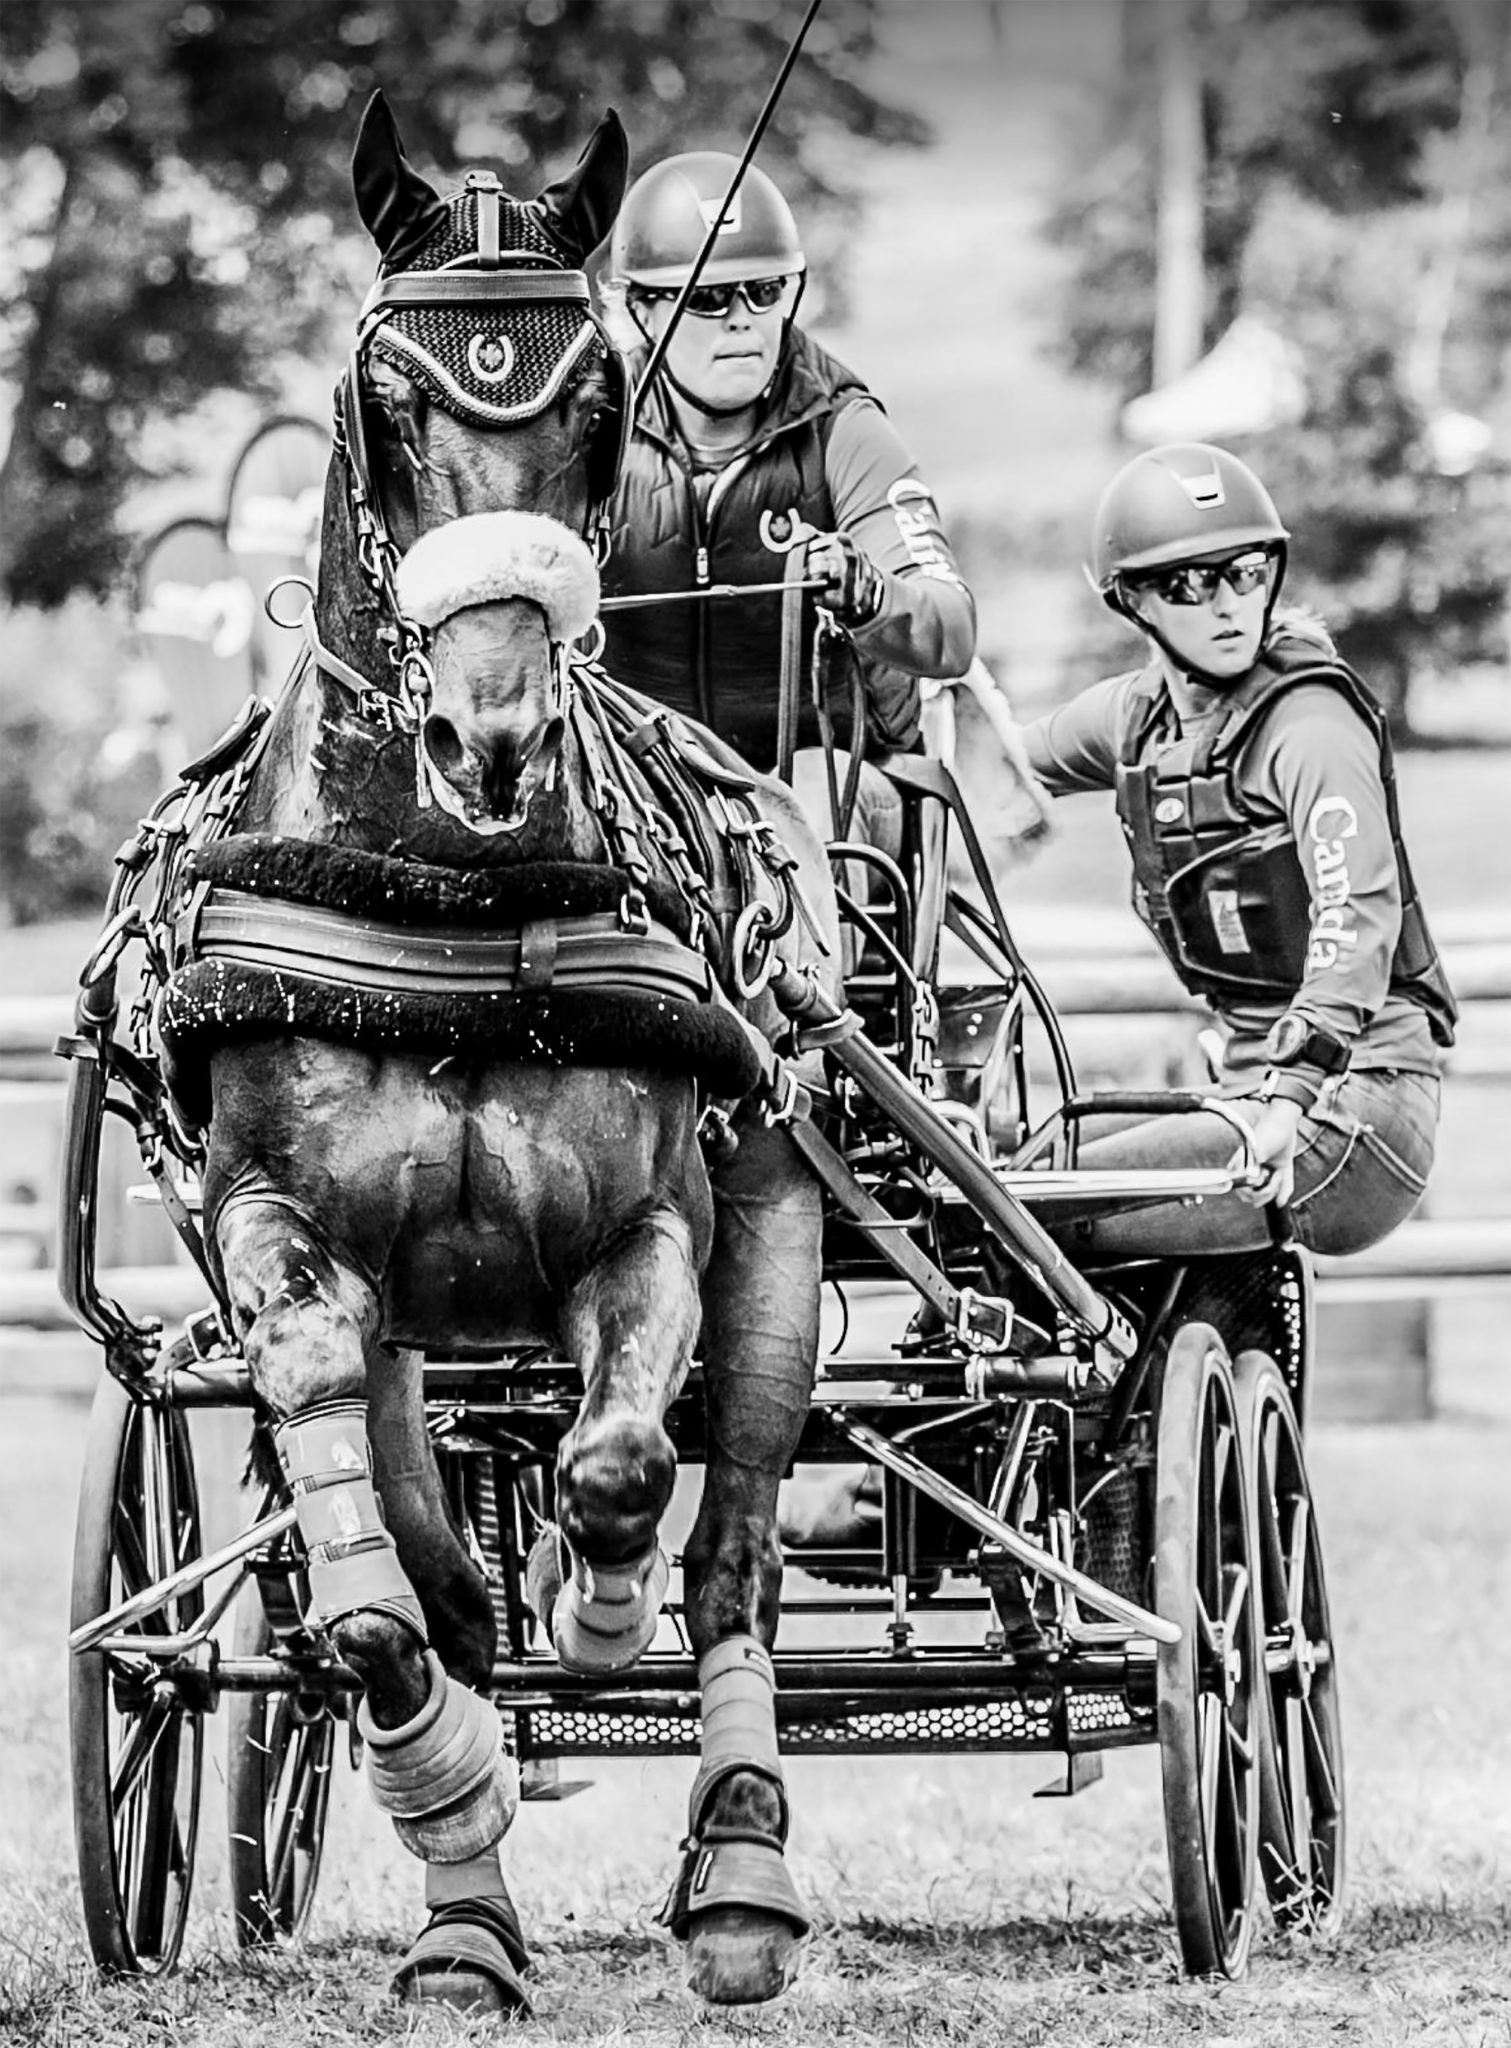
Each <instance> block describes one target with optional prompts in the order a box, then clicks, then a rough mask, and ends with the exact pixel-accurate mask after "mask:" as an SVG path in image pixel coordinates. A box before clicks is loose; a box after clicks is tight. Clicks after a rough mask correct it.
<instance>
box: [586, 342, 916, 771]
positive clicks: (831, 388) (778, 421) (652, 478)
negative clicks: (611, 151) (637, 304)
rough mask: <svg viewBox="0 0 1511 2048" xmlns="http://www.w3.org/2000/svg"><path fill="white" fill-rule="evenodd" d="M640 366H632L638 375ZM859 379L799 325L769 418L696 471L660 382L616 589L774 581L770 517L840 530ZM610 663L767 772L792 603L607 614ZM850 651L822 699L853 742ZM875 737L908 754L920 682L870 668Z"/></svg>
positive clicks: (630, 467) (778, 571)
mask: <svg viewBox="0 0 1511 2048" xmlns="http://www.w3.org/2000/svg"><path fill="white" fill-rule="evenodd" d="M643 367H644V364H643V361H641V360H639V359H637V360H636V361H635V362H634V363H633V364H632V370H631V375H632V379H633V377H634V376H636V375H638V374H639V372H640V370H642V369H643ZM870 396H871V394H870V393H869V392H868V391H867V389H866V387H865V385H864V384H862V383H861V382H860V380H859V379H858V378H857V377H855V376H853V375H852V373H851V372H850V371H848V370H847V369H845V368H844V366H843V365H842V364H841V363H838V362H836V361H835V360H834V358H833V357H832V356H829V355H826V354H825V352H824V351H823V350H822V349H821V348H819V347H818V345H817V344H816V343H815V342H813V341H811V340H809V338H808V337H807V336H806V335H805V334H803V333H802V332H801V331H800V330H798V329H793V330H792V332H791V333H790V335H789V337H788V342H787V347H786V350H785V353H784V357H783V363H782V367H781V369H780V371H779V372H778V375H777V380H776V384H775V386H774V389H773V392H772V395H771V397H770V399H769V400H768V401H767V405H766V409H765V414H764V418H763V424H762V426H761V429H760V431H759V432H758V434H757V436H756V438H755V440H754V441H753V442H752V444H751V446H750V447H749V448H747V449H745V450H743V451H742V452H741V453H740V454H739V455H737V456H735V457H734V459H733V460H732V461H731V462H729V463H727V464H726V465H725V466H724V467H723V468H722V469H720V470H718V471H716V472H713V473H712V474H711V475H709V474H706V473H705V475H704V476H702V477H701V478H700V477H698V476H697V475H696V474H695V472H694V470H693V468H692V466H691V463H690V461H689V458H688V455H687V453H686V450H685V449H684V447H683V446H682V443H681V440H680V438H679V436H678V435H677V433H676V431H675V429H674V427H673V425H672V422H671V418H670V415H669V413H668V411H667V407H666V402H665V399H664V397H663V395H662V393H661V392H660V391H659V390H656V391H654V392H653V393H652V394H651V398H650V401H649V403H648V405H647V407H646V409H645V411H644V413H643V414H642V416H641V418H640V420H639V422H638V423H637V425H636V429H635V432H634V434H633V435H632V436H631V439H630V445H629V448H628V450H627V452H626V457H625V463H624V469H623V472H622V475H621V478H620V484H619V489H618V493H617V495H616V497H615V500H614V517H613V543H612V547H611V550H610V554H609V559H608V562H607V563H606V565H605V567H604V571H603V594H604V596H605V597H617V596H640V595H643V594H645V593H648V592H660V591H665V592H677V591H687V590H696V589H699V588H707V587H708V586H709V585H711V584H720V583H733V584H748V583H774V582H779V581H780V580H781V576H782V563H783V557H782V556H781V555H780V554H778V553H776V552H775V551H773V550H772V549H770V548H768V547H766V545H765V544H764V542H763V541H762V540H761V536H760V527H761V515H762V513H763V512H770V513H772V514H773V515H776V514H780V513H786V512H789V511H792V510H793V509H794V508H795V509H796V510H797V512H798V513H799V514H800V516H801V517H802V518H803V519H805V520H807V521H808V522H809V523H810V524H811V525H813V526H815V527H817V528H818V529H819V530H820V531H821V532H825V533H828V532H832V530H833V527H834V518H835V514H834V505H833V501H832V499H831V496H830V492H829V486H828V482H827V480H826V477H825V469H824V457H825V452H826V450H827V448H828V444H829V435H830V432H831V430H832V428H833V425H834V421H835V419H836V417H837V416H838V414H839V413H840V412H841V411H842V410H843V409H844V407H845V406H846V405H847V404H851V403H854V402H855V401H857V400H860V399H866V400H869V399H870ZM804 613H805V620H804V645H803V652H802V670H801V673H802V676H803V684H802V688H801V692H800V707H801V708H800V716H799V723H798V733H797V742H798V745H799V746H816V745H817V744H818V743H819V738H820V733H819V726H818V721H817V716H816V713H815V711H814V708H813V704H812V699H811V692H810V691H809V688H808V684H807V678H808V676H809V673H810V664H811V659H812V645H813V634H814V625H815V620H814V616H813V607H812V606H811V605H809V606H805V607H804ZM603 625H604V631H605V634H606V641H605V647H604V653H603V664H604V667H605V668H606V669H607V670H608V672H609V673H610V675H612V676H613V677H614V678H615V679H616V680H617V681H619V682H622V683H627V684H629V685H630V686H631V688H633V689H637V690H642V691H644V693H645V694H646V695H647V696H649V697H654V698H655V699H656V700H657V701H658V702H659V703H662V704H668V705H670V706H671V707H672V709H673V710H675V711H680V712H683V713H685V714H686V715H687V716H689V717H692V718H697V719H701V720H702V721H703V723H704V724H705V725H708V726H711V727H712V728H713V730H714V731H715V732H716V733H718V735H719V737H720V738H721V739H723V740H725V741H726V742H727V743H728V744H729V745H730V746H732V747H735V748H736V749H738V751H739V752H740V753H741V754H743V755H744V757H745V758H746V759H747V760H748V761H749V762H750V763H751V765H752V766H753V767H756V768H760V769H769V768H770V767H771V766H772V765H773V763H774V762H775V760H776V757H777V710H778V685H779V679H780V675H781V660H782V655H781V648H782V600H781V597H780V596H779V595H771V596H767V597H752V598H743V597H742V598H714V599H709V600H708V601H706V602H703V603H699V602H696V601H691V602H689V601H688V600H686V599H683V600H682V601H680V602H672V603H669V604H658V605H644V606H637V607H635V608H633V609H631V610H628V611H622V612H607V613H605V614H604V618H603ZM855 661H856V656H855V654H854V651H853V650H852V649H851V648H849V647H848V645H846V646H845V647H844V648H843V649H842V651H841V652H840V653H839V655H838V658H837V659H836V660H834V661H833V662H832V663H831V664H830V665H829V666H830V675H829V677H828V685H827V689H826V702H827V704H828V707H829V710H830V713H831V716H832V718H833V722H834V729H835V738H836V741H837V742H838V744H839V745H841V746H845V745H848V743H849V737H850V704H851V696H852V689H851V679H852V674H853V664H854V663H855ZM864 682H865V688H866V714H867V731H868V733H869V735H870V737H871V739H872V740H873V742H874V743H875V744H876V745H878V746H880V747H889V748H898V749H907V748H909V747H911V746H912V745H913V744H914V743H915V741H916V740H917V737H918V730H919V715H920V711H919V707H920V696H919V687H918V681H917V678H916V677H914V676H910V675H905V674H904V673H903V672H902V671H901V670H899V669H894V668H891V667H889V666H883V665H880V664H875V663H868V664H866V665H865V668H864Z"/></svg>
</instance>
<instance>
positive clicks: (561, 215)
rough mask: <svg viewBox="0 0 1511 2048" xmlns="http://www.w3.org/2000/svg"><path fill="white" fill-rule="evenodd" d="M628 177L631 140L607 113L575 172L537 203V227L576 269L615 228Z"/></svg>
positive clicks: (614, 115)
mask: <svg viewBox="0 0 1511 2048" xmlns="http://www.w3.org/2000/svg"><path fill="white" fill-rule="evenodd" d="M629 172H630V145H629V138H628V137H627V136H626V134H625V132H624V123H623V122H622V121H621V120H620V118H619V116H618V114H617V113H616V112H615V111H614V109H613V108H612V107H610V108H609V110H608V112H607V113H606V114H605V115H604V117H603V119H602V120H601V121H600V122H599V124H598V126H597V127H596V128H595V129H594V130H593V132H592V134H591V135H590V136H589V137H588V142H587V147H586V148H585V149H584V150H583V152H582V155H581V156H580V157H579V158H578V159H577V166H576V169H575V170H572V171H570V172H569V173H568V174H567V176H566V177H565V178H560V179H558V180H557V182H556V183H555V184H554V185H548V186H547V187H546V189H545V191H544V192H542V193H541V194H540V196H539V198H538V199H537V200H536V202H535V204H536V206H537V208H538V209H539V211H540V215H541V225H542V226H543V227H544V228H545V229H546V231H547V232H548V233H549V234H550V236H551V238H552V240H553V241H555V242H557V243H559V244H560V246H561V247H562V248H563V249H564V250H565V251H566V252H567V253H568V254H569V255H571V256H573V257H575V259H576V260H577V261H578V262H579V263H582V262H584V261H586V259H587V258H588V257H589V256H591V255H592V253H593V251H594V250H595V249H596V248H597V247H598V244H599V243H600V242H601V241H602V240H603V238H604V236H605V235H606V234H607V233H608V231H609V229H610V228H611V227H612V226H613V225H614V218H615V216H616V215H617V213H618V212H619V202H620V201H621V200H622V199H623V197H624V187H625V181H626V179H627V178H628V177H629Z"/></svg>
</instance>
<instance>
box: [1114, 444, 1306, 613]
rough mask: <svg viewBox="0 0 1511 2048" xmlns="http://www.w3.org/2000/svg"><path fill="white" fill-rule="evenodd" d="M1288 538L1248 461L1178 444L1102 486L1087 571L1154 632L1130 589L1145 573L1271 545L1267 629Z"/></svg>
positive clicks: (1151, 452)
mask: <svg viewBox="0 0 1511 2048" xmlns="http://www.w3.org/2000/svg"><path fill="white" fill-rule="evenodd" d="M1289 539H1290V534H1289V532H1288V531H1287V529H1286V528H1285V526H1283V525H1282V524H1281V519H1280V514H1279V513H1278V512H1277V511H1276V509H1275V501H1274V499H1273V498H1272V497H1271V496H1270V494H1269V492H1268V491H1267V490H1266V489H1265V487H1264V485H1263V484H1262V483H1261V482H1260V481H1259V479H1258V477H1257V476H1255V474H1254V472H1253V470H1252V469H1250V468H1249V467H1248V465H1247V463H1243V462H1240V461H1239V460H1238V457H1237V456H1236V455H1230V454H1228V452H1227V450H1226V449H1225V448H1214V447H1213V446H1212V445H1211V444H1210V443H1209V442H1206V441H1176V442H1171V443H1169V444H1167V445H1166V446H1164V447H1162V448H1150V449H1147V450H1146V451H1145V453H1144V454H1142V455H1136V456H1135V457H1134V458H1133V460H1132V461H1131V462H1129V463H1125V464H1124V466H1123V468H1121V469H1120V470H1119V471H1118V473H1117V475H1116V476H1115V477H1114V478H1113V479H1112V482H1111V483H1110V484H1109V485H1108V486H1107V488H1106V490H1105V491H1103V493H1102V498H1101V502H1100V504H1099V505H1098V506H1097V509H1096V513H1095V516H1094V517H1093V519H1092V522H1091V560H1090V562H1089V563H1088V564H1087V575H1088V576H1089V578H1090V580H1091V582H1092V583H1093V584H1094V585H1095V587H1096V589H1097V591H1098V593H1099V595H1100V596H1101V599H1102V602H1103V603H1104V604H1106V605H1109V606H1110V607H1111V608H1112V610H1113V611H1115V612H1117V613H1118V615H1119V616H1120V617H1122V618H1125V619H1127V620H1129V621H1130V623H1131V624H1133V625H1136V626H1137V627H1138V628H1139V630H1140V631H1141V632H1150V631H1152V628H1151V627H1150V626H1149V624H1148V622H1147V620H1145V619H1142V618H1140V617H1139V616H1138V614H1137V612H1136V611H1135V610H1134V607H1133V605H1132V604H1131V603H1130V601H1129V589H1130V586H1133V585H1136V584H1137V583H1138V582H1139V580H1140V579H1141V577H1143V576H1146V575H1152V574H1153V572H1154V571H1155V570H1157V569H1173V568H1177V567H1180V566H1181V565H1183V564H1185V563H1187V562H1210V561H1220V560H1222V559H1223V558H1224V557H1225V556H1229V555H1235V554H1238V553H1240V552H1241V551H1242V550H1243V549H1245V548H1257V547H1263V548H1268V549H1270V550H1272V551H1273V553H1274V556H1275V577H1274V581H1273V583H1272V584H1271V586H1270V596H1269V603H1268V605H1267V606H1266V607H1265V615H1264V617H1265V629H1266V631H1268V629H1269V622H1270V616H1271V614H1272V612H1273V611H1274V609H1275V602H1276V600H1277V598H1278V597H1279V595H1280V586H1281V584H1282V583H1283V582H1284V580H1285V562H1286V542H1287V541H1288V540H1289ZM1154 637H1155V638H1156V639H1158V638H1159V635H1158V634H1157V633H1156V634H1155V636H1154ZM1161 644H1162V645H1163V642H1161ZM1167 651H1168V650H1167Z"/></svg>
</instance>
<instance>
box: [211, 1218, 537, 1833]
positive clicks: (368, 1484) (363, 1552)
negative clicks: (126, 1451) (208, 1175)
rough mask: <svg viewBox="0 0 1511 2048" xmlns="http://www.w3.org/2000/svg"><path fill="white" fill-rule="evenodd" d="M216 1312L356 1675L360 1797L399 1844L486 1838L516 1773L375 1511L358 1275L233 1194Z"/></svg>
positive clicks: (314, 1600) (290, 1223) (324, 1609)
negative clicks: (261, 1412) (228, 1314)
mask: <svg viewBox="0 0 1511 2048" xmlns="http://www.w3.org/2000/svg"><path fill="white" fill-rule="evenodd" d="M215 1231H216V1242H217V1245H218V1247H219V1250H220V1253H221V1259H222V1263H223V1268H224V1272H225V1276H226V1285H227V1289H228V1292H229V1295H230V1300H231V1309H232V1315H233V1318H234V1320H235V1323H236V1327H237V1331H238V1334H239V1335H240V1338H241V1341H242V1347H243V1351H244V1354H245V1356H246V1360H247V1366H248V1370H249V1372H250V1373H251V1377H252V1383H253V1385H254V1387H255V1388H256V1389H257V1392H258V1394H259V1395H260V1396H261V1398H262V1399H263V1400H264V1401H265V1402H266V1403H267V1405H268V1407H269V1408H270V1409H271V1411H272V1413H273V1415H274V1416H275V1418H277V1420H276V1426H275V1429H274V1441H275V1443H276V1445H277V1449H278V1456H279V1459H280V1462H281V1463H282V1465H283V1469H284V1473H285V1476H286V1477H287V1479H288V1482H289V1486H290V1489H291V1491H292V1493H293V1496H294V1505H295V1509H296V1512H297V1515H298V1522H299V1532H300V1536H301V1538H302V1539H303V1543H304V1548H305V1552H306V1556H307V1560H308V1576H309V1587H310V1616H311V1619H312V1620H314V1621H315V1622H317V1623H319V1624H320V1625H322V1626H324V1627H325V1628H326V1629H327V1630H328V1631H329V1634H330V1636H331V1639H332V1641H333V1642H334V1644H335V1646H336V1649H337V1652H338V1654H339V1655H340V1656H341V1658H342V1659H343V1661H344V1662H346V1663H347V1664H349V1665H350V1666H351V1668H352V1669H353V1670H354V1671H355V1672H356V1674H357V1676H358V1678H359V1679H360V1680H361V1682H362V1691H363V1698H362V1702H361V1705H360V1706H359V1708H358V1713H357V1724H358V1727H359V1729H360V1730H361V1733H362V1737H363V1740H364V1742H365V1744H366V1746H367V1752H368V1765H369V1775H370V1781H371V1784H372V1790H373V1796H374V1798H375V1799H376V1801H377V1803H378V1805H379V1806H380V1807H381V1808H382V1810H383V1811H384V1812H386V1813H388V1814H389V1815H390V1816H391V1817H392V1819H393V1822H394V1828H395V1832H396V1833H397V1834H398V1836H399V1839H400V1841H401V1842H403V1843H404V1845H405V1847H406V1848H408V1849H410V1850H411V1851H413V1853H414V1854H415V1855H417V1856H421V1857H424V1858H426V1859H427V1860H430V1861H438V1862H460V1861H464V1860H466V1859H468V1858H471V1857H474V1856H476V1855H478V1854H479V1853H480V1852H481V1851H483V1850H485V1849H487V1848H489V1847H490V1846H491V1845H492V1844H493V1843H494V1842H496V1841H497V1840H498V1838H499V1837H500V1835H502V1834H503V1832H504V1830H505V1829H506V1828H507V1827H508V1825H509V1822H510V1821H511V1820H512V1818H513V1815H514V1808H515V1804H516V1801H517V1797H518V1782H517V1773H516V1771H515V1768H514V1765H513V1762H512V1760H511V1759H509V1758H508V1757H506V1756H505V1755H504V1753H503V1746H502V1737H501V1733H500V1728H499V1722H498V1716H497V1714H496V1713H495V1712H494V1710H493V1708H492V1706H491V1705H490V1704H489V1702H488V1701H486V1700H484V1699H481V1698H479V1696H478V1695H477V1694H476V1693H474V1692H470V1691H469V1690H468V1689H467V1688H466V1687H465V1686H463V1685H461V1684H459V1683H458V1682H457V1680H456V1679H454V1678H448V1677H447V1675H446V1672H445V1670H444V1668H443V1666H442V1664H441V1660H440V1658H439V1657H437V1656H436V1654H435V1652H434V1651H433V1650H431V1649H430V1648H429V1646H428V1636H427V1631H426V1625H425V1617H424V1612H423V1609H422V1607H421V1604H420V1601H419V1599H418V1597H417V1596H416V1594H415V1590H414V1587H413V1586H412V1585H411V1584H410V1581H409V1579H408V1577H407V1576H406V1574H405V1572H404V1568H403V1566H402V1564H401V1563H400V1561H399V1556H398V1551H397V1548H396V1546H395V1543H394V1539H393V1536H392V1534H391V1533H390V1532H389V1530H388V1529H387V1527H386V1526H385V1524H384V1521H383V1517H382V1514H381V1512H380V1510H379V1507H378V1496H377V1489H376V1487H375V1485H374V1481H373V1459H372V1450H371V1445H370V1443H369V1439H368V1401H367V1391H368V1389H367V1356H368V1353H369V1351H370V1349H371V1348H372V1346H373V1342H374V1338H375V1335H376V1329H377V1323H378V1313H379V1309H378V1302H377V1299H376V1296H375V1295H374V1293H373V1290H372V1288H371V1287H370V1286H369V1285H368V1283H367V1282H366V1281H365V1280H363V1279H362V1278H361V1276H360V1275H359V1274H357V1273H356V1272H355V1271H353V1270H352V1269H351V1268H350V1267H346V1266H343V1265H341V1264H340V1263H339V1262H338V1261H337V1260H336V1259H334V1258H333V1257H332V1256H331V1254H330V1252H329V1251H328V1250H327V1249H326V1248H325V1247H324V1246H323V1245H321V1244H320V1243H319V1242H318V1240H317V1239H316V1237H315V1234H314V1231H313V1229H312V1228H311V1227H310V1226H309V1225H307V1224H305V1223H304V1222H303V1221H302V1220H301V1219H300V1218H299V1217H298V1216H297V1215H295V1214H294V1213H293V1212H291V1210H290V1209H289V1208H288V1207H287V1206H286V1205H284V1204H283V1203H281V1202H276V1201H270V1200H259V1199H258V1198H257V1197H256V1196H249V1195H243V1196H240V1197H239V1198H236V1199H234V1200H232V1201H231V1202H228V1203H227V1204H226V1205H225V1206H224V1207H222V1209H221V1210H220V1212H219V1215H218V1216H217V1219H216V1224H215Z"/></svg>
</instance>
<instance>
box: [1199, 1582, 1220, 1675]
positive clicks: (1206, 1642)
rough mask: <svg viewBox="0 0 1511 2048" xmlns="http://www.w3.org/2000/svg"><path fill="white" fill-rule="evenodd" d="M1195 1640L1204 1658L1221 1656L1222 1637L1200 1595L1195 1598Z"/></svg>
mask: <svg viewBox="0 0 1511 2048" xmlns="http://www.w3.org/2000/svg"><path fill="white" fill-rule="evenodd" d="M1196 1640H1197V1643H1198V1644H1199V1646H1200V1648H1201V1652H1202V1655H1203V1656H1204V1657H1206V1658H1209V1659H1210V1658H1213V1657H1220V1656H1221V1655H1222V1637H1221V1635H1220V1633H1219V1631H1218V1626H1217V1623H1216V1622H1215V1621H1214V1620H1213V1619H1212V1617H1211V1615H1210V1614H1209V1613H1208V1612H1207V1603H1206V1601H1205V1600H1203V1599H1202V1597H1201V1595H1200V1593H1198V1594H1197V1596H1196Z"/></svg>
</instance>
